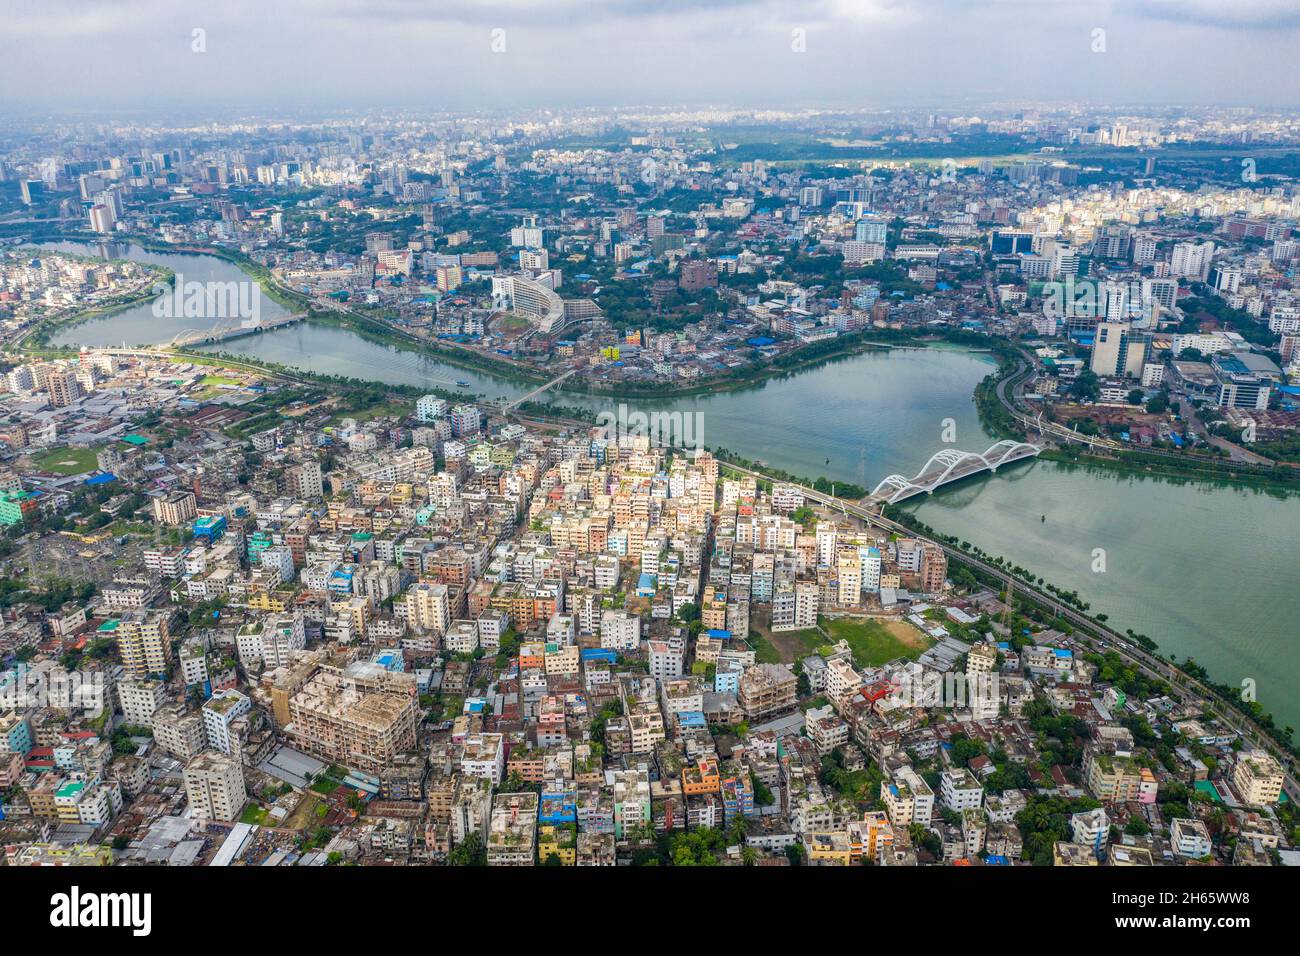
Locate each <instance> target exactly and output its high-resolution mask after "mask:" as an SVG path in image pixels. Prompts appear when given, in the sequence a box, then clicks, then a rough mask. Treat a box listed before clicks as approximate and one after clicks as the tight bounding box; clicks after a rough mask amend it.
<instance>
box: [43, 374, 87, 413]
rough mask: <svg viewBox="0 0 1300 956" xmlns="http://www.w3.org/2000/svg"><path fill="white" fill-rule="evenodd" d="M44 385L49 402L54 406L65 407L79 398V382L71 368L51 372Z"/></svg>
mask: <svg viewBox="0 0 1300 956" xmlns="http://www.w3.org/2000/svg"><path fill="white" fill-rule="evenodd" d="M45 387H46V389H47V390H48V391H49V393H50V404H51V405H53V406H54V407H55V408H66V407H67V406H69V405H71V404H72V403H73V402H75V401H77V399H79V398H81V384H80V383H79V382H78V381H77V373H76V372H74V371H72V370H71V369H62V368H61V369H57V370H55V371H53V372H51V373H50V376H49V378H48V379H46V382H45Z"/></svg>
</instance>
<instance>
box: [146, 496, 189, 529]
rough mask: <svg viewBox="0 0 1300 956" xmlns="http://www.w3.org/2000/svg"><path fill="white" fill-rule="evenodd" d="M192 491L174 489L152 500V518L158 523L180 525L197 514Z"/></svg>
mask: <svg viewBox="0 0 1300 956" xmlns="http://www.w3.org/2000/svg"><path fill="white" fill-rule="evenodd" d="M197 513H198V512H197V510H196V499H195V497H194V492H192V491H174V492H172V493H171V494H166V495H160V496H159V497H157V498H155V499H154V500H153V519H154V521H157V522H158V523H159V524H168V525H181V524H185V523H186V522H187V521H190V520H191V519H193V518H194V516H195V515H196V514H197Z"/></svg>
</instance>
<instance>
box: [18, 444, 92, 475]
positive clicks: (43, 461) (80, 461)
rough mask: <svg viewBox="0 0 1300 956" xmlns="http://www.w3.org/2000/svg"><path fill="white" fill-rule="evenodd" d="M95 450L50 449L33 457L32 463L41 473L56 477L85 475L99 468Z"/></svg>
mask: <svg viewBox="0 0 1300 956" xmlns="http://www.w3.org/2000/svg"><path fill="white" fill-rule="evenodd" d="M97 451H98V449H95V448H50V449H46V450H45V451H42V452H38V453H37V454H35V455H32V456H31V457H32V461H33V462H35V463H36V467H37V468H39V469H41V471H52V472H54V473H55V474H56V475H84V474H85V473H86V472H88V471H94V470H95V469H96V468H98V467H99V464H98V462H97V461H96V460H95V454H96V452H97Z"/></svg>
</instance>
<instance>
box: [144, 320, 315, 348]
mask: <svg viewBox="0 0 1300 956" xmlns="http://www.w3.org/2000/svg"><path fill="white" fill-rule="evenodd" d="M305 318H307V313H306V312H294V313H293V314H292V315H282V316H280V317H278V318H275V319H268V320H267V321H265V322H259V323H258V324H257V325H232V326H223V325H221V321H222V320H220V319H218V320H217V321H216V322H215V323H213V325H212V328H210V329H181V330H180V331H179V332H177V333H176V334H175V335H173V336H172V337H171V339H170V340H169V341H168V342H166V343H160V344H161V345H162V347H163V348H171V349H179V348H185V347H186V346H187V345H212V344H215V343H217V342H224V341H226V340H227V339H237V338H239V337H240V336H241V335H255V334H256V333H258V332H269V331H271V330H272V329H279V328H283V327H285V326H286V325H293V324H294V323H295V322H301V321H302V320H303V319H305Z"/></svg>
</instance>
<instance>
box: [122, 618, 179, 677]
mask: <svg viewBox="0 0 1300 956" xmlns="http://www.w3.org/2000/svg"><path fill="white" fill-rule="evenodd" d="M170 621H171V614H170V612H167V611H145V610H135V611H128V612H127V613H125V614H123V615H122V618H121V620H119V621H118V623H117V628H116V630H115V634H114V636H115V637H116V638H117V649H118V653H119V654H120V655H121V657H122V667H123V668H124V669H125V670H126V672H127V675H128V676H130V677H133V678H135V679H137V680H142V679H144V678H145V677H148V676H149V675H150V674H165V673H166V672H167V666H168V665H169V664H170V663H171V659H172V641H171V626H170Z"/></svg>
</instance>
